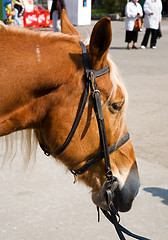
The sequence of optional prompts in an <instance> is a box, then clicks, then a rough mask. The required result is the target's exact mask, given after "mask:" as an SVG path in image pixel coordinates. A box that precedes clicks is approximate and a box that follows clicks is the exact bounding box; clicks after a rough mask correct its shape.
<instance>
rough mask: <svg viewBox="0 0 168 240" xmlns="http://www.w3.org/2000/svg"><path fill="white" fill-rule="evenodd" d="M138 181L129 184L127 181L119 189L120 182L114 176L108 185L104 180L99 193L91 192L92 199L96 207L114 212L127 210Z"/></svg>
mask: <svg viewBox="0 0 168 240" xmlns="http://www.w3.org/2000/svg"><path fill="white" fill-rule="evenodd" d="M139 186H140V184H139V181H137V183H136V184H135V185H133V186H132V185H129V184H128V182H127V183H126V184H125V185H124V186H123V187H122V188H121V189H120V184H119V182H118V180H117V179H116V178H115V180H114V181H113V184H112V185H111V186H110V187H109V186H108V182H107V181H105V182H104V184H103V186H102V189H101V191H100V192H99V193H96V192H95V193H92V200H93V202H94V204H96V205H97V206H98V207H100V208H102V209H104V210H106V211H113V212H114V213H115V212H118V211H120V212H127V211H129V210H130V209H131V207H132V202H133V200H134V198H135V197H136V195H137V193H138V190H139Z"/></svg>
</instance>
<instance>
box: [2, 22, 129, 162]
mask: <svg viewBox="0 0 168 240" xmlns="http://www.w3.org/2000/svg"><path fill="white" fill-rule="evenodd" d="M3 32H4V33H9V34H11V33H13V34H18V35H27V36H30V37H31V36H38V37H40V38H45V40H47V39H48V40H49V41H53V40H55V39H59V38H61V39H65V40H70V41H75V42H76V41H79V40H81V39H80V37H79V36H71V35H68V34H63V33H57V34H56V33H51V32H35V31H30V30H27V29H23V28H20V27H13V26H5V25H4V24H3V23H2V22H1V21H0V34H1V33H3ZM85 42H86V41H85ZM108 62H109V65H110V68H111V81H112V84H113V89H112V92H111V95H110V98H111V97H112V99H114V98H115V94H116V90H117V85H118V86H119V87H120V88H121V90H122V92H123V95H124V96H125V104H124V107H123V108H122V111H121V114H120V121H118V127H119V128H120V129H121V132H120V135H121V134H122V131H123V127H124V124H125V121H124V119H125V115H126V109H127V103H128V95H127V91H126V88H125V85H124V83H123V81H122V78H121V75H120V74H119V71H118V68H117V67H116V65H115V63H114V61H113V60H112V59H111V58H110V57H109V56H108ZM106 104H108V100H107V103H105V104H104V106H105V105H106ZM112 127H113V126H112ZM119 138H120V136H119V137H118V139H119ZM18 143H19V144H18ZM18 145H20V146H21V150H22V153H23V157H24V162H25V163H29V160H30V158H31V156H32V155H33V154H34V156H35V155H36V150H37V138H36V136H35V134H34V131H33V130H23V131H19V132H16V133H12V134H10V135H8V136H5V137H1V138H0V146H1V148H2V151H1V154H3V156H4V160H6V159H10V160H11V161H12V160H13V158H14V157H15V155H16V153H17V151H18ZM34 159H35V157H34Z"/></svg>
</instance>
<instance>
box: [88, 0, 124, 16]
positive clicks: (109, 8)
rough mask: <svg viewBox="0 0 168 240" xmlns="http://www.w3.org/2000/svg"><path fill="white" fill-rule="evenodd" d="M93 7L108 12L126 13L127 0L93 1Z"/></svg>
mask: <svg viewBox="0 0 168 240" xmlns="http://www.w3.org/2000/svg"><path fill="white" fill-rule="evenodd" d="M93 3H94V4H93V9H100V11H101V10H102V12H106V13H121V14H122V15H124V10H125V5H126V4H127V0H103V1H102V0H101V1H100V0H97V1H93Z"/></svg>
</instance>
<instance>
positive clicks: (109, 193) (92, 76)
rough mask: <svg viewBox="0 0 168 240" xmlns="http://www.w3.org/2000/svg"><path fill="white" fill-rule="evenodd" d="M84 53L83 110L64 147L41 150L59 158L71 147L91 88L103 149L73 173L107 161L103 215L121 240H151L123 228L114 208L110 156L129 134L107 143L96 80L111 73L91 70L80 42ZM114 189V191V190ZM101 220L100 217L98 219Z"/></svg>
mask: <svg viewBox="0 0 168 240" xmlns="http://www.w3.org/2000/svg"><path fill="white" fill-rule="evenodd" d="M79 43H80V45H81V47H82V51H83V60H84V66H85V79H86V85H85V91H84V95H83V101H82V104H81V108H80V110H79V111H78V113H77V115H76V118H75V121H74V124H73V126H72V129H71V131H70V133H69V135H68V137H67V138H66V140H65V142H64V143H63V145H62V147H61V148H59V149H58V150H57V151H56V152H55V153H50V152H48V151H46V150H45V147H44V146H43V145H42V144H40V146H41V148H42V149H43V151H44V153H45V154H46V155H47V156H49V155H50V154H51V155H52V156H54V157H57V156H58V155H59V154H61V153H62V152H63V151H64V150H65V149H66V147H67V146H68V145H69V143H70V141H71V139H72V137H73V136H74V134H75V131H76V129H77V127H78V124H79V122H80V119H81V117H82V114H83V111H84V108H85V105H86V102H87V99H88V95H89V89H90V88H91V93H92V98H93V101H94V108H95V113H96V117H97V122H98V127H99V134H100V141H101V147H102V152H101V153H99V154H98V155H97V156H95V157H93V158H92V159H90V160H88V161H87V162H86V163H85V164H84V165H83V166H82V167H81V168H79V169H77V170H71V173H72V174H73V175H74V176H75V178H76V177H77V175H81V174H83V173H84V172H85V171H87V170H88V169H89V168H90V167H91V166H93V165H94V164H96V163H97V162H99V161H100V160H102V159H103V158H104V159H105V173H106V181H105V182H106V184H105V185H106V189H105V198H106V202H107V205H108V207H109V211H105V210H103V209H101V211H102V212H103V214H104V215H105V216H106V217H107V218H108V219H109V220H110V222H111V223H113V224H114V226H115V229H116V231H117V233H118V236H119V238H120V239H121V240H125V237H124V235H123V233H122V232H124V233H125V234H127V235H129V236H131V237H134V238H136V239H140V240H149V239H147V238H143V237H140V236H138V235H135V234H133V233H131V232H129V231H128V230H127V229H125V228H124V227H123V226H121V225H120V224H119V221H118V220H117V217H118V219H119V214H118V212H117V210H116V208H115V207H114V204H113V196H114V191H115V190H116V189H117V187H118V180H117V178H116V177H114V176H113V174H112V169H111V164H110V157H109V155H110V154H111V153H113V152H114V151H116V150H117V149H119V148H120V147H121V146H122V145H124V144H125V143H126V142H127V141H128V140H129V138H130V136H129V133H128V132H127V133H126V135H125V136H124V137H123V138H121V139H120V140H119V141H118V142H117V143H115V144H113V145H112V146H111V147H108V143H107V137H106V128H105V123H104V117H103V112H102V106H101V96H100V91H99V90H98V89H97V84H96V78H97V77H100V76H102V75H104V74H106V73H108V72H109V71H110V69H109V66H106V67H105V68H102V69H100V70H98V71H94V70H92V69H90V66H89V57H88V53H87V50H86V46H85V44H84V43H83V42H79ZM112 189H113V190H112ZM98 215H99V208H98ZM98 218H99V217H98Z"/></svg>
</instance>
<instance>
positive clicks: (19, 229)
mask: <svg viewBox="0 0 168 240" xmlns="http://www.w3.org/2000/svg"><path fill="white" fill-rule="evenodd" d="M94 23H95V22H92V26H93V24H94ZM92 26H87V27H78V30H79V32H80V33H81V34H82V36H84V37H86V36H87V33H88V32H90V29H91V28H92ZM112 27H113V43H112V45H111V48H110V54H111V55H112V57H113V59H114V61H115V62H116V63H117V65H118V67H119V69H120V71H121V73H122V75H123V77H124V79H125V83H126V86H127V89H128V92H129V98H130V103H129V109H128V118H127V119H128V121H127V124H128V128H129V132H130V133H131V138H132V141H133V145H134V148H135V153H136V156H137V160H138V165H139V172H140V177H141V189H140V193H139V195H138V196H137V198H136V200H135V202H134V206H133V208H132V210H131V211H130V212H129V213H125V214H121V223H122V224H123V225H125V226H126V227H128V229H130V230H132V231H133V232H135V233H137V234H141V235H143V236H147V237H149V238H151V239H152V240H166V239H168V237H167V236H168V220H167V219H168V161H167V154H168V148H167V142H168V121H167V118H168V108H167V105H168V94H167V90H168V65H167V64H168V21H166V20H165V21H163V22H162V32H163V38H162V39H160V40H159V41H158V45H157V46H158V48H157V50H151V49H146V50H140V49H139V50H130V51H128V50H126V49H125V45H126V44H125V43H124V35H125V30H124V22H112ZM143 34H144V32H141V33H139V41H138V45H140V42H141V40H142V37H143ZM0 160H1V162H2V160H3V156H2V154H1V155H0ZM32 165H33V164H32V163H31V164H30V165H29V167H28V169H26V170H25V171H24V170H23V162H22V156H21V154H20V152H18V154H17V155H16V157H15V159H14V161H13V163H12V164H11V165H10V162H6V163H5V165H4V167H3V168H2V169H1V170H0V239H2V240H39V239H40V240H55V239H59V240H64V239H68V240H71V239H73V240H75V239H81V240H84V239H88V240H91V239H99V240H106V239H107V240H108V239H113V240H117V239H118V238H117V236H116V233H115V231H114V229H113V226H112V225H111V224H110V223H109V222H107V220H106V219H105V218H104V217H103V216H102V219H101V223H97V221H96V220H97V215H96V209H95V206H94V205H93V203H92V202H91V200H90V194H89V189H88V188H86V187H85V186H84V185H81V184H75V185H73V184H72V182H73V177H72V176H71V174H70V173H66V171H65V169H64V167H63V166H60V165H58V164H57V163H55V161H54V160H53V159H52V158H47V157H45V156H44V155H43V153H42V151H41V150H40V149H38V153H37V162H36V164H35V165H34V167H33V166H32ZM127 239H131V238H129V237H127Z"/></svg>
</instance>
